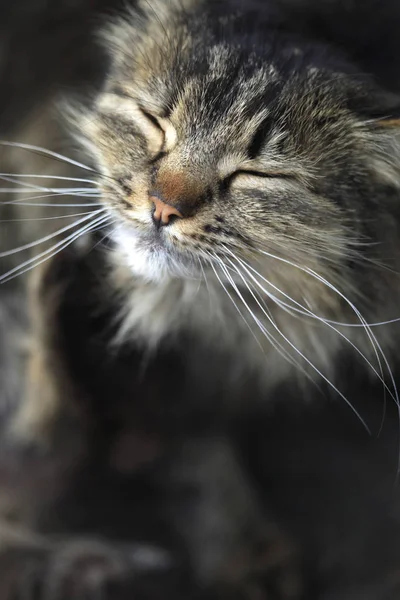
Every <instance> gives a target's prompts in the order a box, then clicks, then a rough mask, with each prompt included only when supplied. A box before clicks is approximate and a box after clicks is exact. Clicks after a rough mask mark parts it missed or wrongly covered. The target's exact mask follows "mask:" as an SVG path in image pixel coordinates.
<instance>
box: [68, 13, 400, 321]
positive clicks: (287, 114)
mask: <svg viewBox="0 0 400 600" xmlns="http://www.w3.org/2000/svg"><path fill="white" fill-rule="evenodd" d="M186 4H187V6H186V7H183V6H182V3H181V2H180V3H179V6H180V8H179V9H178V8H175V9H174V8H173V5H172V3H164V4H162V3H159V4H157V3H156V4H154V3H152V6H151V7H150V3H146V2H144V3H143V7H142V9H141V10H138V12H133V13H131V14H129V15H128V16H125V17H123V18H121V19H120V20H118V21H116V22H115V23H114V24H113V26H112V28H110V29H109V30H108V32H107V35H106V46H107V48H108V50H109V52H110V53H111V54H112V58H113V64H112V67H111V70H110V73H109V76H108V78H107V82H106V85H105V89H104V91H103V92H102V93H101V94H100V95H99V96H98V98H97V100H96V102H95V103H94V105H93V107H92V111H91V112H90V114H85V115H84V116H82V119H81V121H80V127H81V130H82V131H83V133H84V136H85V139H86V140H87V144H88V145H89V146H90V147H91V148H92V150H93V152H94V153H95V155H96V158H97V161H98V165H99V170H100V172H101V173H102V174H103V176H102V177H101V181H100V185H101V188H102V191H103V196H104V202H106V203H107V205H108V206H109V207H110V208H111V209H112V211H113V213H114V217H115V219H116V221H115V225H114V233H113V237H114V239H115V241H116V243H117V244H118V245H119V246H120V247H121V249H122V250H123V251H124V253H125V254H126V256H127V258H128V262H129V264H130V265H131V267H132V269H133V271H134V272H135V273H136V274H138V275H140V276H143V277H145V278H146V279H152V280H156V281H157V280H160V279H162V278H165V277H186V276H189V277H192V276H194V275H196V274H199V273H200V274H201V271H202V269H205V268H211V269H215V270H216V272H217V274H218V275H219V277H221V278H222V279H224V280H226V279H227V278H228V280H229V277H232V278H233V279H234V281H236V284H237V285H240V286H242V287H245V285H246V284H245V283H244V281H243V279H245V280H246V281H247V285H250V286H251V287H254V288H256V284H255V282H254V281H253V280H252V278H253V277H256V278H258V281H259V283H261V284H262V285H264V286H265V285H267V286H268V284H266V281H265V280H268V282H269V283H270V284H272V286H274V285H275V286H277V287H278V288H279V289H281V290H282V291H283V292H285V293H289V295H290V296H291V297H292V298H295V299H297V300H298V299H301V300H302V302H303V301H304V299H306V301H307V302H308V303H309V305H310V304H311V305H315V304H318V305H321V304H323V303H324V302H325V301H326V303H327V309H328V308H329V304H330V303H333V304H335V303H337V302H338V301H340V295H338V294H336V295H335V294H332V291H331V290H330V289H329V287H327V285H326V283H324V282H323V281H322V279H323V280H326V281H329V282H331V283H332V285H334V286H338V287H339V289H341V290H345V293H346V294H347V293H350V294H351V293H352V292H351V290H353V291H354V292H359V291H360V290H359V289H357V288H358V287H359V283H358V282H357V283H356V282H355V279H354V277H355V275H354V270H353V268H352V267H353V266H354V263H355V262H357V264H358V262H359V261H362V260H363V256H364V254H368V252H371V250H370V249H371V248H376V247H377V243H379V244H380V243H381V242H382V241H383V239H386V237H385V236H389V237H391V239H394V238H395V236H396V235H397V229H396V226H395V219H393V214H392V213H393V211H394V212H396V211H397V206H396V204H398V201H399V198H400V196H399V194H398V188H399V185H400V168H399V166H400V162H399V158H400V142H399V138H400V135H399V133H398V132H400V127H399V125H400V122H399V121H397V120H396V117H397V115H396V112H395V111H396V107H395V103H392V100H391V99H388V97H387V96H386V95H384V94H383V93H382V94H381V93H380V92H379V91H378V90H377V89H375V88H374V86H373V84H372V83H371V82H370V81H369V80H367V79H365V78H363V77H361V76H360V75H359V74H358V73H357V71H356V69H353V68H352V67H351V66H349V64H347V63H346V61H344V60H342V58H340V57H339V58H338V57H337V56H336V55H335V54H334V53H332V52H331V51H330V50H329V48H325V47H323V46H320V45H317V44H312V43H310V42H308V41H305V40H302V39H301V37H298V38H294V37H293V36H288V35H285V34H277V33H271V34H268V32H267V31H266V30H265V28H264V27H263V28H261V29H260V30H258V29H257V25H255V24H253V26H252V30H251V31H249V30H246V28H245V27H244V26H243V21H242V20H241V18H240V17H239V18H236V16H235V15H233V16H230V15H227V16H226V18H223V17H222V18H221V17H220V16H219V17H218V18H217V16H216V15H214V16H213V15H207V12H206V11H205V10H203V9H201V8H197V9H193V8H191V7H190V6H189V4H190V3H186ZM208 4H209V5H212V3H208ZM167 6H168V7H169V10H167V9H166V7H167ZM211 12H212V11H211ZM246 27H247V26H246ZM219 261H223V263H224V265H225V266H224V267H222V266H221V263H220V262H219ZM210 263H212V267H210V266H209V265H210ZM367 264H368V263H367V262H365V265H367ZM369 264H370V263H369ZM365 268H366V269H368V268H370V267H367V266H366V267H365ZM253 269H254V270H253ZM238 271H239V273H238ZM256 271H257V273H258V274H259V275H256ZM361 271H362V266H361V267H360V272H361ZM315 274H318V275H317V277H316V276H315ZM260 276H261V279H260ZM263 277H264V278H265V279H264V280H263V279H262V278H263ZM318 277H320V279H318ZM357 277H358V275H357ZM321 278H322V279H321ZM360 278H362V277H361V275H360ZM360 280H361V279H360ZM268 289H269V290H270V292H271V293H272V294H276V291H274V288H273V287H269V288H268ZM317 289H318V294H319V296H318V297H316V296H315V295H316V293H317V291H316V290H317ZM258 291H260V288H258ZM362 294H363V295H364V294H365V290H362ZM332 298H334V299H332Z"/></svg>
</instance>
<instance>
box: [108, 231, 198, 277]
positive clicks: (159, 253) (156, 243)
mask: <svg viewBox="0 0 400 600" xmlns="http://www.w3.org/2000/svg"><path fill="white" fill-rule="evenodd" d="M112 237H113V240H114V243H115V244H116V247H117V249H118V251H119V253H120V254H121V255H122V256H123V258H124V260H125V262H126V265H127V266H128V267H129V269H130V270H131V272H132V274H133V275H134V277H135V278H137V277H138V278H141V279H143V280H144V281H146V282H153V283H162V282H165V281H167V280H169V279H188V278H190V279H191V278H193V277H195V276H196V273H195V269H194V268H193V266H192V265H191V264H190V263H189V261H185V259H184V257H181V256H178V254H177V253H173V252H172V251H170V250H169V249H168V248H167V247H166V244H165V243H163V241H162V240H161V239H157V237H156V236H151V235H149V236H146V235H144V234H142V233H140V232H138V231H136V230H135V229H134V228H132V227H129V226H124V225H119V226H118V227H117V228H116V229H115V230H114V232H113V235H112Z"/></svg>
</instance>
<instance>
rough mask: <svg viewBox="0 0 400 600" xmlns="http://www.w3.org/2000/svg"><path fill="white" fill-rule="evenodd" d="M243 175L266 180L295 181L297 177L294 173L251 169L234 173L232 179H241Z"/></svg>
mask: <svg viewBox="0 0 400 600" xmlns="http://www.w3.org/2000/svg"><path fill="white" fill-rule="evenodd" d="M241 175H250V176H252V177H263V178H264V179H294V178H295V176H294V175H293V174H292V173H284V172H281V171H276V172H275V171H270V172H267V173H265V172H263V171H252V170H251V169H243V170H239V171H235V172H234V173H232V175H231V177H240V176H241Z"/></svg>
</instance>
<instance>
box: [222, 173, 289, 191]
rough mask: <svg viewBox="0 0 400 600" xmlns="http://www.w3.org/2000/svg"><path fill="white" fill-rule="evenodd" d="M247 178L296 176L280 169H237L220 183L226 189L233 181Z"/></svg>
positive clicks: (287, 177) (285, 177)
mask: <svg viewBox="0 0 400 600" xmlns="http://www.w3.org/2000/svg"><path fill="white" fill-rule="evenodd" d="M248 178H253V179H256V178H258V179H296V176H295V175H294V174H293V173H285V172H282V171H269V172H265V171H256V170H254V171H253V170H251V169H239V170H238V171H235V172H234V173H231V174H230V175H228V177H226V178H225V179H224V180H223V181H222V184H221V187H222V188H223V189H228V188H229V186H230V185H231V184H233V183H240V182H241V181H243V182H244V181H245V180H248Z"/></svg>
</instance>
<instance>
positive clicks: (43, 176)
mask: <svg viewBox="0 0 400 600" xmlns="http://www.w3.org/2000/svg"><path fill="white" fill-rule="evenodd" d="M2 177H15V178H16V177H21V178H22V179H24V178H29V179H31V178H34V179H60V180H62V181H78V182H81V183H92V184H93V185H96V186H97V181H96V180H95V179H83V178H82V177H67V176H65V175H43V174H41V175H38V174H36V173H0V178H2Z"/></svg>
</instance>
